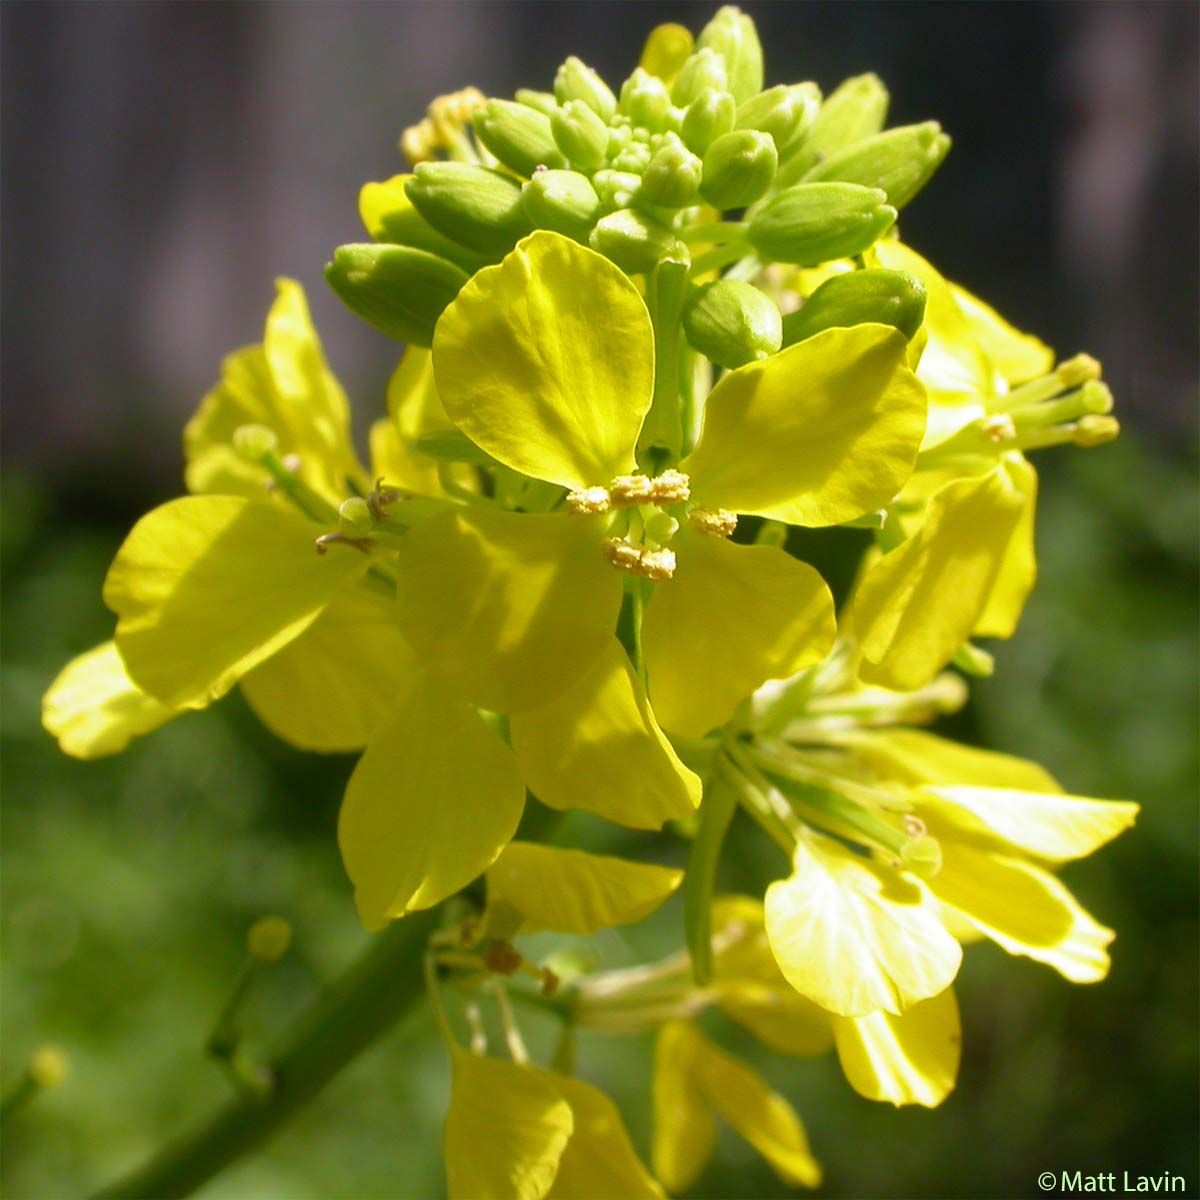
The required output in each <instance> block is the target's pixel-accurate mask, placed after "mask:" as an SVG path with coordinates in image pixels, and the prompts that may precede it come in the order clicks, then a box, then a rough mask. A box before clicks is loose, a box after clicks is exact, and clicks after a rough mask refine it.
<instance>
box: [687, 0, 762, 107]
mask: <svg viewBox="0 0 1200 1200" xmlns="http://www.w3.org/2000/svg"><path fill="white" fill-rule="evenodd" d="M696 46H697V47H698V48H702V49H703V48H710V49H713V50H715V51H717V53H718V54H720V56H721V57H722V58H723V59H724V60H725V70H726V75H727V78H728V85H727V86H728V89H729V91H730V92H732V93H733V96H734V99H735V100H737V102H738V103H739V104H741V103H743V102H744V101H746V100H749V99H750V97H751V96H753V95H754V94H755V93H756V92H760V91H762V85H763V53H762V44H761V43H760V42H759V40H758V31H757V30H756V29H755V27H754V21H753V20H752V19H751V18H750V17H748V16H747V15H746V14H745V13H744V12H741V11H740V10H739V9H737V8H735V7H734V6H733V5H731V4H727V5H726V6H725V7H724V8H721V9H719V10H718V11H717V14H716V16H714V17H713V19H712V20H711V21H709V23H708V24H707V25H705V27H704V29H703V30H702V31H701V33H700V36H699V37H698V38H697V39H696ZM689 98H690V97H689Z"/></svg>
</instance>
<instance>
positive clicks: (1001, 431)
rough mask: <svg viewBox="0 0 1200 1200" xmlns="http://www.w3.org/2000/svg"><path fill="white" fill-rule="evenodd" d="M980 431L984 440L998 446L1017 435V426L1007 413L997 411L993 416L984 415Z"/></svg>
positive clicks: (980, 423)
mask: <svg viewBox="0 0 1200 1200" xmlns="http://www.w3.org/2000/svg"><path fill="white" fill-rule="evenodd" d="M979 432H980V433H982V434H983V436H984V440H985V441H989V442H991V443H992V444H993V445H995V446H998V445H1000V444H1001V443H1002V442H1011V441H1012V440H1013V438H1015V437H1016V436H1017V427H1016V426H1015V425H1014V424H1013V419H1012V417H1010V416H1009V415H1008V414H1007V413H997V414H996V415H995V416H993V417H984V418H983V419H982V420H981V421H980V422H979Z"/></svg>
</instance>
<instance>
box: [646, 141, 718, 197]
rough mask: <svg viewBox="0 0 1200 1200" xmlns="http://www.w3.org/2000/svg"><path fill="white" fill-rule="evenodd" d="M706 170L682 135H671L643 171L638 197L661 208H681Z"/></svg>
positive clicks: (695, 189)
mask: <svg viewBox="0 0 1200 1200" xmlns="http://www.w3.org/2000/svg"><path fill="white" fill-rule="evenodd" d="M703 169H704V168H703V164H702V163H701V162H700V160H699V159H698V158H697V157H696V156H695V155H694V154H693V153H692V152H691V151H690V150H689V149H687V147H686V146H684V144H683V143H682V142H681V141H680V140H679V138H678V137H677V136H676V135H675V134H668V135H667V138H665V139H664V140H663V144H662V145H661V146H660V147H659V148H658V150H656V151H655V153H654V156H653V157H652V158H651V159H650V162H649V164H648V165H647V167H646V169H645V170H644V171H643V172H642V186H641V187H640V188H639V189H638V200H639V201H644V202H645V203H647V204H651V205H654V206H656V207H661V208H682V207H683V206H684V205H685V204H689V203H691V201H692V200H693V199H694V198H695V195H696V192H697V190H698V189H699V187H700V175H701V172H702V171H703Z"/></svg>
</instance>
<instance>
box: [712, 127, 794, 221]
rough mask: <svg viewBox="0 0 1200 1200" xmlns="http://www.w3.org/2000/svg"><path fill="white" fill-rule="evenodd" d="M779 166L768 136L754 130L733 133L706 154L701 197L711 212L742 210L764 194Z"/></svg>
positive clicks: (714, 144) (715, 143)
mask: <svg viewBox="0 0 1200 1200" xmlns="http://www.w3.org/2000/svg"><path fill="white" fill-rule="evenodd" d="M778 165H779V155H778V153H777V152H776V150H775V142H774V139H773V138H772V137H771V135H770V134H768V133H760V132H759V131H758V130H757V129H737V130H734V131H733V132H732V133H726V134H724V135H722V136H721V137H719V138H717V140H716V141H715V142H713V144H712V145H711V146H709V148H708V149H707V150H706V151H705V153H704V176H703V179H702V180H701V183H700V194H701V195H702V196H703V197H704V199H705V200H707V201H708V203H709V204H711V205H712V206H713V208H719V209H729V208H745V207H746V205H748V204H753V203H754V201H755V200H758V199H759V198H761V197H762V196H763V195H765V194H766V191H767V189H768V188H769V187H770V186H771V181H772V180H773V179H774V178H775V169H776V167H778Z"/></svg>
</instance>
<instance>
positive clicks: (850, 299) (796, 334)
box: [783, 269, 925, 346]
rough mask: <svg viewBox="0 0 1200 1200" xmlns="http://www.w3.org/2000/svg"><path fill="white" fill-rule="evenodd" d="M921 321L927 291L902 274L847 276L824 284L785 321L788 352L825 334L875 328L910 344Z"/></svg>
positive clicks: (879, 271) (877, 272)
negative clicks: (889, 327)
mask: <svg viewBox="0 0 1200 1200" xmlns="http://www.w3.org/2000/svg"><path fill="white" fill-rule="evenodd" d="M924 319H925V285H924V284H923V283H922V282H921V281H920V280H919V279H918V278H917V277H916V276H915V275H909V274H908V273H907V272H905V271H885V270H882V269H871V270H866V271H848V272H847V273H846V274H845V275H835V276H833V278H832V279H827V280H825V282H824V283H823V284H821V286H820V287H819V288H817V290H816V291H815V292H813V294H812V295H811V296H809V298H808V299H807V300H805V302H804V304H803V306H802V307H801V308H800V309H798V310H797V311H796V312H794V313H788V315H787V316H786V317H784V318H783V344H784V345H785V346H790V345H792V344H793V343H795V342H802V341H804V339H805V338H809V337H812V335H813V334H814V333H820V332H821V330H823V329H833V328H835V327H839V326H848V325H862V324H865V323H866V322H874V323H876V324H879V325H892V326H894V327H895V328H896V329H898V330H900V332H901V333H902V334H904V336H905V337H906V338H908V339H910V340H911V339H912V338H913V337H914V336H915V334H916V332H917V330H918V329H920V328H921V322H922V321H923V320H924Z"/></svg>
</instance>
